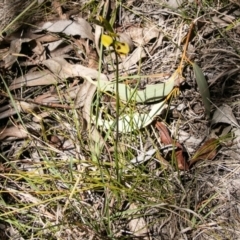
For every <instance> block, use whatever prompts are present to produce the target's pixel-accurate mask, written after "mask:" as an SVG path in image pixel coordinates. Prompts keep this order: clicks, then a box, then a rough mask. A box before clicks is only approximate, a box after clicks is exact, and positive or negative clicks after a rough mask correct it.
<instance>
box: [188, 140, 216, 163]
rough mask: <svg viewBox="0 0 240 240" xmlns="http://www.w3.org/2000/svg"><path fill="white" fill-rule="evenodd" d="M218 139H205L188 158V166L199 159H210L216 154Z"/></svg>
mask: <svg viewBox="0 0 240 240" xmlns="http://www.w3.org/2000/svg"><path fill="white" fill-rule="evenodd" d="M218 145H219V140H217V139H215V138H211V139H209V140H207V141H206V142H205V143H204V144H203V145H202V146H201V147H200V148H199V149H198V150H197V152H196V153H195V154H194V156H193V157H192V159H191V160H190V167H191V166H192V165H193V164H195V163H196V162H197V161H199V160H212V159H213V158H214V157H215V156H216V154H217V147H218Z"/></svg>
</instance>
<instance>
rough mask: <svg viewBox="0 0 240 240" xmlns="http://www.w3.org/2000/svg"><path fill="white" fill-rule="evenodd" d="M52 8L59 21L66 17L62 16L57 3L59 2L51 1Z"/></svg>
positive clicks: (60, 8)
mask: <svg viewBox="0 0 240 240" xmlns="http://www.w3.org/2000/svg"><path fill="white" fill-rule="evenodd" d="M52 8H53V10H54V11H55V12H56V13H57V14H58V16H59V17H60V19H65V18H66V16H65V15H63V11H62V7H61V3H60V2H59V0H53V1H52Z"/></svg>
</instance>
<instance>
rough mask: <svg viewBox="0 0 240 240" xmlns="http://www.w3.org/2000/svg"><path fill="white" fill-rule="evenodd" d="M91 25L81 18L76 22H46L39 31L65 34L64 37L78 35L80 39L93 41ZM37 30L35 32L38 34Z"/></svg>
mask: <svg viewBox="0 0 240 240" xmlns="http://www.w3.org/2000/svg"><path fill="white" fill-rule="evenodd" d="M91 29H92V27H91V25H90V24H89V23H88V22H87V21H86V20H85V19H83V18H78V19H77V21H72V20H58V21H56V22H46V23H44V24H43V26H42V27H41V28H40V30H47V31H49V32H54V33H65V34H66V35H72V36H74V35H80V36H81V38H88V39H91V40H94V37H93V34H92V31H91ZM40 30H37V31H35V32H39V31H40Z"/></svg>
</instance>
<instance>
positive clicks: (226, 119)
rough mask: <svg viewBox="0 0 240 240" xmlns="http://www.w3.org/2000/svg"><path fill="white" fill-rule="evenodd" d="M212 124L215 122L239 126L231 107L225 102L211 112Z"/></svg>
mask: <svg viewBox="0 0 240 240" xmlns="http://www.w3.org/2000/svg"><path fill="white" fill-rule="evenodd" d="M211 123H212V124H215V123H227V124H230V125H232V126H235V127H239V125H238V122H237V120H236V118H235V116H234V115H233V112H232V108H231V107H230V106H228V105H227V104H223V105H222V106H220V107H219V108H217V109H216V111H215V112H214V114H213V117H212V120H211Z"/></svg>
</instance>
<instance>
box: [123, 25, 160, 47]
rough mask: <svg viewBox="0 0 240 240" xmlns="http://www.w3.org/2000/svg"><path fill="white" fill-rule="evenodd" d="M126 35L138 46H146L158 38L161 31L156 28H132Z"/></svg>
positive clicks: (126, 31) (127, 30)
mask: <svg viewBox="0 0 240 240" xmlns="http://www.w3.org/2000/svg"><path fill="white" fill-rule="evenodd" d="M125 33H126V34H127V35H128V36H129V37H130V38H131V39H132V41H133V42H134V43H135V44H136V45H137V46H144V45H146V44H147V43H148V42H149V41H151V40H152V39H153V38H157V37H158V36H159V30H158V29H157V28H156V27H155V26H149V27H145V28H140V27H137V26H131V27H129V28H127V29H126V30H125Z"/></svg>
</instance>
